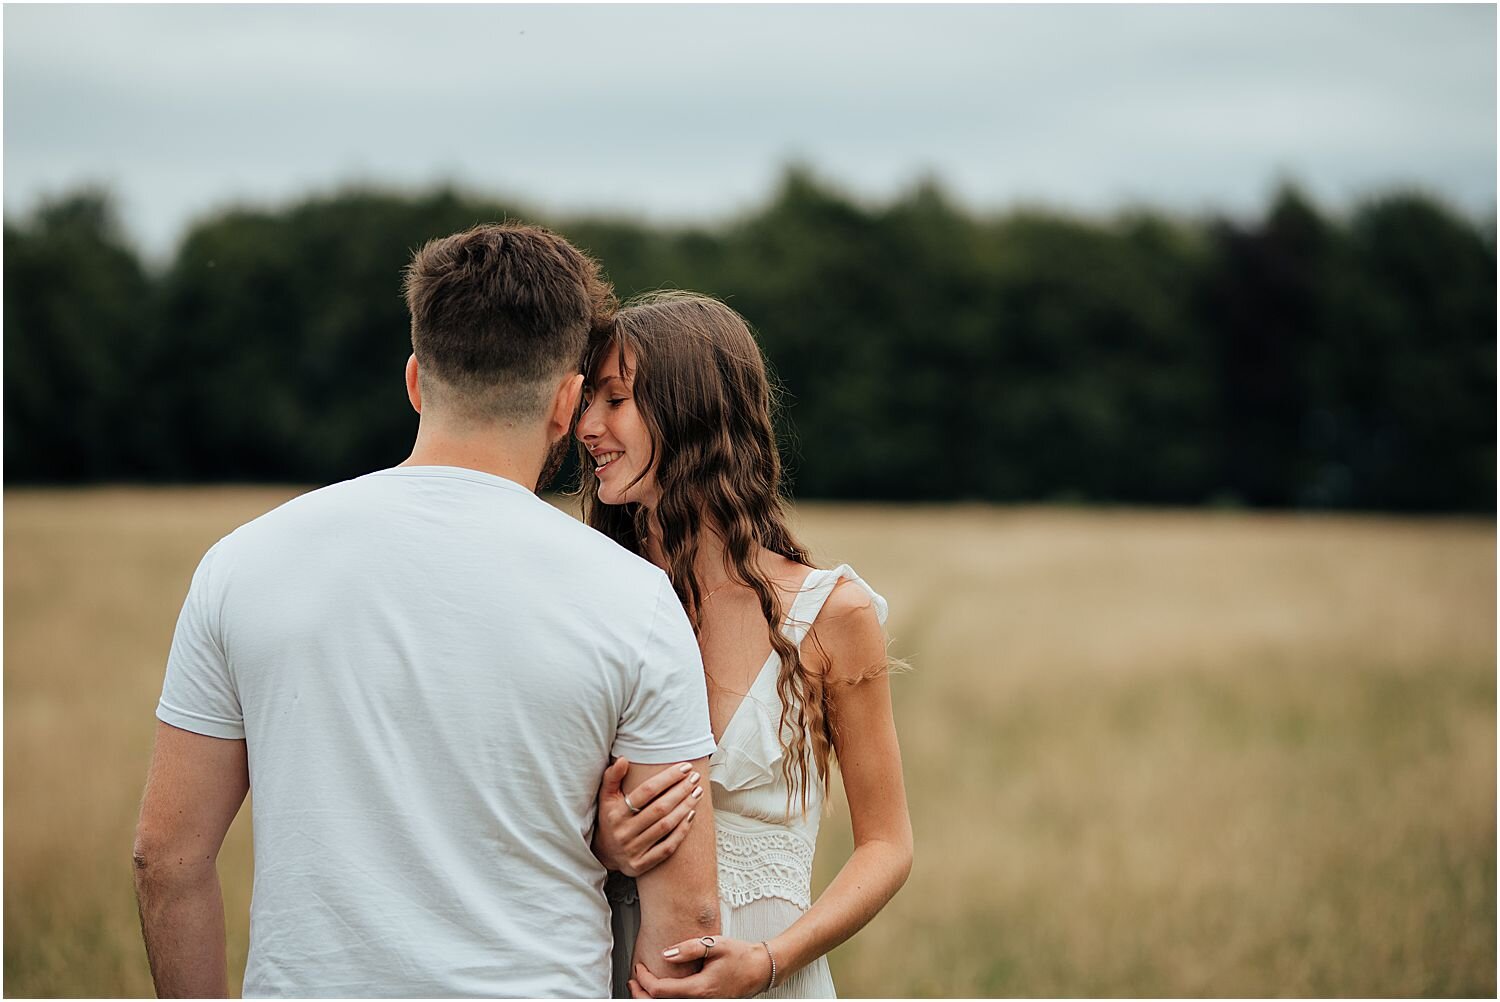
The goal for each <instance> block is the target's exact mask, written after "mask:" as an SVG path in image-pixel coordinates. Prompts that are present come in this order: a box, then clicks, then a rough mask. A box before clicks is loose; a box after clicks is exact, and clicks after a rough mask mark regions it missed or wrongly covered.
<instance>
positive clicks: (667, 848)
mask: <svg viewBox="0 0 1500 1002" xmlns="http://www.w3.org/2000/svg"><path fill="white" fill-rule="evenodd" d="M683 808H687V814H686V815H684V816H683V817H682V818H681V819H680V820H679V821H677V822H675V824H676V825H677V827H676V828H673V829H672V832H671V834H670V835H668V836H667V837H666V838H664V839H662V840H661V841H660V842H657V843H656V844H655V845H653V846H652V847H651V848H649V849H647V850H646V851H645V852H644V853H642V854H641V856H640V857H639V858H638V859H636V860H635V868H636V871H637V874H638V875H639V874H641V873H647V872H649V871H651V870H654V869H655V868H656V867H658V866H660V865H661V864H662V863H663V862H664V861H665V860H666V859H667V857H669V856H671V855H672V853H674V852H676V851H677V847H678V846H680V845H682V840H683V839H685V838H687V834H688V829H690V828H692V827H693V818H694V817H696V816H697V814H698V812H697V811H696V810H694V809H692V808H688V807H687V805H686V804H684V805H683ZM674 813H675V812H674ZM667 821H671V819H670V818H669V819H667ZM667 821H664V822H661V823H662V824H666V823H667Z"/></svg>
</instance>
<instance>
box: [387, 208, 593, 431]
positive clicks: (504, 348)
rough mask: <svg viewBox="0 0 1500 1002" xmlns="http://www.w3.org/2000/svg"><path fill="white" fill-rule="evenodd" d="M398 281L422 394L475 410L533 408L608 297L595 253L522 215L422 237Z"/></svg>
mask: <svg viewBox="0 0 1500 1002" xmlns="http://www.w3.org/2000/svg"><path fill="white" fill-rule="evenodd" d="M404 286H405V292H406V305H407V309H409V310H410V311H411V344H412V351H413V352H414V353H415V354H416V356H417V365H418V371H419V373H420V374H421V381H422V394H423V397H424V398H432V399H434V400H435V402H439V403H440V406H442V407H444V408H446V409H449V410H452V411H455V412H457V413H458V414H460V415H462V416H465V417H468V418H471V419H476V420H485V419H494V418H511V419H524V418H529V417H532V416H535V415H536V414H538V413H539V412H540V410H541V409H542V407H544V406H545V404H546V402H547V399H548V398H549V397H548V394H549V391H550V390H551V389H552V386H551V385H550V384H551V382H552V380H554V379H557V378H560V377H561V376H562V375H563V374H564V373H565V372H566V371H568V370H569V369H570V368H571V369H573V370H575V371H576V369H577V366H578V365H579V363H580V360H581V358H582V356H583V349H584V345H585V344H586V342H587V340H588V334H589V330H590V329H591V327H592V326H593V325H594V324H596V323H600V322H602V320H603V319H604V318H605V317H607V315H608V314H609V312H610V311H611V310H612V308H613V305H614V296H613V292H612V290H611V288H610V286H609V284H608V283H607V282H606V281H604V279H603V278H602V277H601V276H600V274H599V264H598V262H597V261H595V260H593V259H592V258H590V257H589V256H587V255H586V254H584V253H583V252H582V251H580V250H579V249H578V248H576V247H574V246H573V245H572V244H570V243H568V242H567V241H566V240H564V239H563V238H562V237H560V236H558V235H557V234H556V233H553V232H551V231H550V230H546V229H543V228H542V227H540V226H526V225H522V224H520V223H486V224H484V225H480V226H475V227H474V228H473V229H469V230H465V231H464V232H462V233H455V234H453V235H452V236H447V237H441V238H439V239H436V240H430V241H428V243H427V245H426V246H424V247H423V248H422V249H421V250H419V251H417V252H416V254H414V255H413V256H412V260H411V264H409V265H408V266H407V268H406V277H405V283H404Z"/></svg>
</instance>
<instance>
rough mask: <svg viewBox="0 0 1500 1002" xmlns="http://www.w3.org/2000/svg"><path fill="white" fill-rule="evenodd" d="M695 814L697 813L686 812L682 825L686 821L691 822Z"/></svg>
mask: <svg viewBox="0 0 1500 1002" xmlns="http://www.w3.org/2000/svg"><path fill="white" fill-rule="evenodd" d="M697 813H698V812H697V811H688V816H687V817H686V818H684V819H683V823H684V824H686V823H687V822H688V821H691V820H693V815H694V814H697Z"/></svg>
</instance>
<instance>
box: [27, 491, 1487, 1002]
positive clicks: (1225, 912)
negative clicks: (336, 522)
mask: <svg viewBox="0 0 1500 1002" xmlns="http://www.w3.org/2000/svg"><path fill="white" fill-rule="evenodd" d="M293 493H294V491H293V490H291V489H283V490H276V489H235V490H215V489H181V490H144V489H142V490H136V489H108V490H83V491H69V492H61V491H59V492H41V491H36V492H33V491H24V492H23V491H8V492H6V495H5V640H4V653H5V832H4V834H5V871H4V878H5V880H4V883H5V939H4V958H5V959H4V979H5V980H4V991H5V993H6V994H7V995H12V996H113V995H127V996H129V995H149V994H150V991H151V983H150V978H149V976H148V973H147V970H146V964H145V957H144V952H143V950H142V948H141V945H140V936H139V931H138V928H137V925H136V916H135V906H134V899H133V892H132V888H131V877H130V865H129V851H130V839H131V832H132V829H133V825H134V818H135V812H136V807H137V802H138V798H139V794H140V789H141V784H142V780H143V778H144V774H145V767H146V760H147V755H148V753H149V750H150V740H151V732H152V728H153V719H152V708H153V706H154V703H155V699H156V696H157V694H158V690H159V687H160V682H161V670H162V664H163V658H164V656H165V653H166V650H167V645H168V641H169V639H170V636H171V631H172V626H173V623H174V621H175V618H176V614H177V609H178V606H179V604H180V602H181V600H182V597H183V594H184V593H185V590H186V588H187V584H188V579H189V576H190V574H191V572H192V569H193V567H194V565H195V563H196V561H197V559H198V557H199V555H200V554H201V553H202V552H203V550H204V549H205V548H206V547H207V546H208V545H209V544H211V543H212V542H213V541H214V540H215V539H216V538H217V537H218V536H219V535H221V534H222V533H224V532H225V531H227V530H228V529H230V528H232V527H233V526H234V525H236V524H238V523H240V522H242V521H245V520H246V519H248V518H251V517H253V516H254V515H256V514H259V513H260V512H262V511H265V510H266V509H268V508H270V507H272V506H273V505H275V504H277V503H279V502H280V501H281V500H283V499H285V498H287V497H289V496H290V495H291V494H293ZM798 520H799V523H800V526H801V529H802V531H803V533H804V535H805V538H806V539H807V541H808V543H809V544H810V545H811V547H812V548H813V550H814V552H815V554H816V555H817V556H818V557H819V558H820V559H821V561H822V562H823V564H824V565H825V566H826V565H828V564H829V563H836V562H839V561H847V562H849V563H851V564H853V565H854V566H855V567H856V568H858V569H859V570H860V572H861V574H863V575H864V577H865V578H866V579H867V580H869V581H870V582H871V583H872V584H873V585H874V586H875V587H876V588H877V589H879V590H881V591H883V592H884V593H885V595H886V596H887V598H889V600H890V603H891V609H892V616H891V621H890V623H889V628H890V630H891V633H892V635H893V636H894V638H895V641H894V646H893V650H894V651H895V652H896V653H897V654H899V655H901V656H904V657H906V658H909V659H910V660H911V662H912V663H913V665H914V666H915V667H914V671H912V672H911V673H909V674H905V675H902V676H899V677H897V678H896V679H894V681H893V687H894V691H895V695H896V705H897V712H898V715H899V721H898V722H899V725H900V729H901V737H902V745H903V749H904V754H905V762H906V777H907V786H908V789H909V792H910V797H911V807H912V814H913V821H914V824H915V828H916V838H917V862H916V866H915V868H914V870H913V873H912V877H911V881H910V882H909V883H908V885H907V886H906V888H905V890H903V891H902V893H901V894H900V895H898V896H897V898H896V900H895V901H894V902H892V904H891V906H890V907H889V908H888V909H887V910H886V911H885V912H884V913H883V914H882V915H881V916H880V917H879V918H877V919H876V920H875V922H873V923H872V924H871V925H870V926H869V927H868V928H867V929H866V930H865V931H864V932H862V933H860V934H859V935H858V936H856V937H855V938H854V939H853V940H852V941H850V942H849V943H848V944H846V945H845V946H844V947H842V948H840V949H839V950H838V951H837V952H836V953H835V955H834V974H835V978H836V979H837V980H838V982H839V985H840V990H841V994H844V995H846V996H906V995H916V996H972V995H980V996H993V995H1027V996H1056V995H1083V996H1118V995H1146V996H1156V995H1163V996H1175V995H1194V996H1197V995H1208V996H1245V995H1249V996H1263V995H1269V996H1284V995H1298V996H1306V995H1357V996H1387V995H1400V996H1407V995H1488V996H1493V995H1494V994H1495V990H1496V983H1495V972H1496V954H1495V944H1496V927H1495V904H1496V902H1495V889H1496V870H1495V853H1496V831H1495V819H1496V803H1495V791H1496V775H1495V764H1496V757H1495V756H1496V742H1495V737H1496V736H1495V721H1496V717H1495V679H1496V675H1495V654H1496V651H1495V530H1494V524H1493V523H1492V522H1489V521H1474V520H1447V519H1439V520H1406V519H1388V518H1363V517H1360V518H1356V517H1321V516H1320V517H1312V516H1296V515H1254V514H1239V513H1208V512H1203V513H1199V512H1140V511H1084V510H1076V511H1075V510H1057V509H1002V508H987V507H979V506H974V507H942V508H935V507H929V508H900V507H884V506H858V505H855V506H849V505H838V506H835V505H814V504H808V505H804V506H802V507H801V508H800V509H799V511H798ZM246 814H248V812H242V814H241V818H240V820H239V821H237V822H236V825H235V829H234V830H233V831H232V832H231V835H230V838H229V841H228V843H227V845H226V848H225V851H224V853H223V855H222V857H221V862H220V872H221V874H222V875H223V883H224V887H225V898H226V907H227V911H228V920H229V936H230V958H231V967H232V979H233V980H232V983H233V984H234V985H238V983H239V982H238V978H239V972H240V971H241V970H242V968H243V963H244V954H245V937H246V928H247V922H246V914H247V908H248V904H249V895H250V879H249V878H250V866H249V857H250V851H251V846H250V837H249V835H250V833H249V826H248V824H247V823H246V822H247V817H246ZM849 844H850V836H849V831H848V823H847V817H846V814H845V812H843V811H841V810H840V809H839V808H838V806H837V805H835V807H834V808H833V810H832V816H831V817H830V819H829V820H828V821H827V822H826V824H825V831H824V839H823V843H822V846H821V849H820V853H819V857H820V858H819V870H820V872H819V880H820V881H821V882H826V881H827V879H828V878H829V877H830V876H831V874H832V872H833V870H834V869H835V868H836V866H837V864H838V860H839V859H840V856H841V853H843V852H847V850H848V846H849Z"/></svg>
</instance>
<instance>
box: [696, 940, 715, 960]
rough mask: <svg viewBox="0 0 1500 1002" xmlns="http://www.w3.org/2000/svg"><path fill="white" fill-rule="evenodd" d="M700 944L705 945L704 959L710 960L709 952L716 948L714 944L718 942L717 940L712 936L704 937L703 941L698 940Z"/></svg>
mask: <svg viewBox="0 0 1500 1002" xmlns="http://www.w3.org/2000/svg"><path fill="white" fill-rule="evenodd" d="M698 942H700V943H702V944H703V957H704V959H705V960H706V959H708V954H709V951H710V950H712V949H713V948H714V943H715V942H716V941H715V939H714V938H713V937H712V936H704V937H703V938H702V939H700V940H698Z"/></svg>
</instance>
